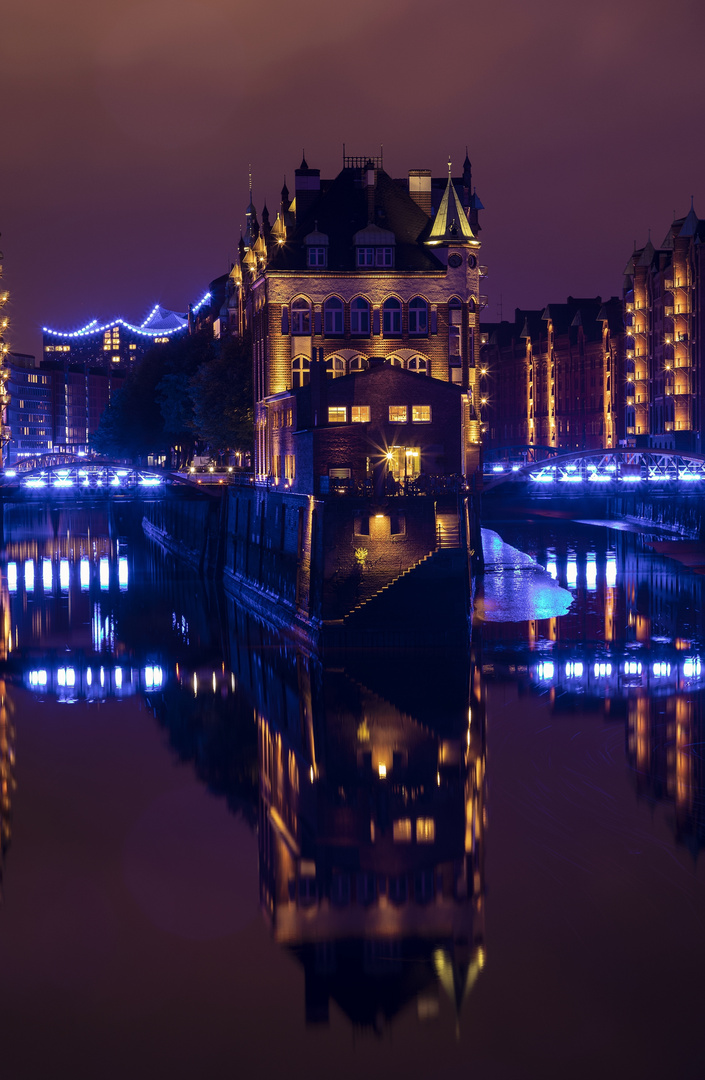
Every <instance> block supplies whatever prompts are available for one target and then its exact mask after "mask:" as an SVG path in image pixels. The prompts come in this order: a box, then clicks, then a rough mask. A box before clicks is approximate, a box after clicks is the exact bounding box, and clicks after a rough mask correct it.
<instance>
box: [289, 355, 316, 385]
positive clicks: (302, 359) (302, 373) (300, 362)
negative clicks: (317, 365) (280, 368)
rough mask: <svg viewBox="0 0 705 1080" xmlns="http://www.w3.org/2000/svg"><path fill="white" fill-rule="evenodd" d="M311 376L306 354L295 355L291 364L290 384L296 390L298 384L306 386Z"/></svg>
mask: <svg viewBox="0 0 705 1080" xmlns="http://www.w3.org/2000/svg"><path fill="white" fill-rule="evenodd" d="M310 377H311V363H310V361H309V359H308V357H307V356H297V357H296V359H295V360H294V362H293V363H292V365H291V385H292V386H293V388H294V389H295V390H296V389H297V388H298V387H300V386H308V381H309V378H310Z"/></svg>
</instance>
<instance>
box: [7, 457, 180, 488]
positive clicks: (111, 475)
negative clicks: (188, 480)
mask: <svg viewBox="0 0 705 1080" xmlns="http://www.w3.org/2000/svg"><path fill="white" fill-rule="evenodd" d="M12 473H13V470H5V474H4V483H5V484H12V485H13V486H15V487H19V489H20V490H21V491H26V492H30V493H31V492H49V491H51V492H56V491H66V492H73V493H75V494H81V493H83V492H86V493H87V492H102V493H103V494H119V493H120V492H124V491H131V492H135V491H147V490H150V489H159V488H163V487H164V485H165V484H166V483H167V482H168V478H167V476H166V475H165V474H164V473H161V472H159V470H155V469H139V468H133V467H132V466H128V465H118V464H109V463H105V462H101V463H97V462H83V463H81V464H74V465H53V466H49V467H47V468H44V469H42V468H39V469H32V470H30V471H28V472H23V473H20V474H17V475H12Z"/></svg>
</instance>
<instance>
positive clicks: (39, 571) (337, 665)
mask: <svg viewBox="0 0 705 1080" xmlns="http://www.w3.org/2000/svg"><path fill="white" fill-rule="evenodd" d="M35 513H36V512H35ZM30 532H31V530H28V532H27V535H26V536H23V535H17V534H15V533H14V532H13V536H14V539H13V540H12V542H11V543H9V544H6V546H5V548H4V550H3V552H2V555H1V557H0V563H1V567H0V568H1V569H2V645H1V648H2V653H3V657H4V662H5V669H6V672H5V676H6V680H9V679H10V678H12V679H16V680H18V681H20V682H21V683H22V684H23V685H24V686H25V687H26V688H27V689H29V690H31V691H32V692H33V693H34V694H36V695H37V696H38V697H41V696H43V695H47V694H51V695H53V696H56V697H57V698H58V699H59V700H62V701H65V702H67V703H68V702H73V701H81V700H102V697H105V696H108V695H113V696H116V697H121V696H128V695H129V694H131V693H136V692H138V691H139V692H140V693H144V694H145V695H146V696H147V699H148V701H149V702H150V705H151V706H152V709H153V712H154V715H155V716H156V718H157V720H158V722H159V723H160V724H161V725H162V727H163V728H164V730H165V731H166V732H167V734H168V737H169V740H170V743H171V746H172V748H173V750H174V752H175V753H176V754H177V755H178V757H179V758H180V760H183V761H189V762H191V763H192V765H193V768H194V769H195V771H196V773H197V775H198V776H199V778H201V779H202V781H203V782H204V783H205V784H206V785H208V787H209V788H210V789H211V790H212V791H214V792H215V793H217V794H220V795H224V796H225V797H226V798H227V800H228V804H229V806H230V807H231V809H232V810H233V812H236V813H242V814H243V815H244V816H245V817H246V819H247V820H248V821H250V822H251V823H252V824H253V826H254V825H256V826H257V828H258V842H259V870H260V899H261V906H262V911H263V913H264V915H265V917H266V919H267V920H268V922H269V924H270V925H271V928H272V934H273V939H274V941H275V942H276V943H278V945H279V946H280V947H282V948H286V949H288V950H290V951H291V953H292V954H293V955H295V956H296V958H297V960H298V962H299V963H300V964H301V965H302V968H303V971H304V977H305V1003H306V1016H307V1018H308V1020H309V1021H310V1022H312V1023H314V1022H322V1021H325V1020H326V1019H327V1018H328V1016H329V1011H330V1003H331V1000H333V1001H334V1002H335V1003H337V1005H338V1006H339V1008H340V1009H342V1010H343V1011H344V1012H345V1014H346V1015H347V1016H348V1017H349V1018H350V1020H351V1021H352V1022H353V1023H354V1024H355V1025H358V1026H361V1027H363V1028H367V1029H371V1030H380V1029H381V1028H384V1026H385V1025H386V1024H387V1023H389V1022H391V1020H392V1019H393V1018H394V1017H395V1016H396V1015H397V1014H398V1013H399V1012H400V1011H402V1010H405V1009H411V1008H415V1009H416V1012H417V1015H418V1016H419V1017H420V1018H421V1019H430V1018H432V1017H434V1016H436V1015H437V1014H438V1013H439V1012H440V1011H441V1009H442V1008H443V1007H444V1006H443V1005H442V1000H443V997H444V996H445V995H446V994H447V996H448V997H449V998H450V1000H451V1002H452V1007H453V1009H454V1010H455V1012H456V1016H457V1017H458V1019H460V1017H461V1013H462V1011H463V1007H464V1003H466V1002H467V999H468V995H469V994H470V992H471V990H472V987H473V985H474V983H475V981H476V979H477V978H478V975H479V973H480V972H481V970H482V967H483V965H484V962H485V932H484V922H485V876H484V865H485V834H486V825H487V821H486V755H485V691H484V687H485V685H486V684H487V682H488V681H491V680H512V681H514V682H517V683H518V684H519V686H520V692H526V693H536V694H542V695H544V696H545V697H546V699H547V704H548V706H549V708H551V709H552V710H553V711H554V712H555V713H560V712H562V711H570V712H576V711H578V710H583V711H589V712H592V713H594V712H595V711H596V710H597V709H602V710H603V711H604V713H605V715H606V716H607V717H608V718H609V720H610V721H613V722H615V723H621V724H623V725H624V730H625V745H626V754H627V758H628V760H629V762H630V765H631V766H632V771H633V776H634V782H635V786H636V790H637V792H638V794H639V795H640V796H641V797H646V798H649V799H652V800H661V801H665V802H666V803H668V804H669V805H670V806H671V807H672V808H673V810H674V821H675V831H676V835H677V837H678V839H679V840H683V841H684V842H687V843H688V844H689V845H690V846H691V847H692V849H693V850H694V851H697V850H698V848H699V847H700V845H701V844H702V842H703V835H704V830H703V811H702V808H703V776H702V764H701V760H700V756H699V754H698V747H699V745H701V744H702V738H703V708H702V700H703V693H705V686H704V685H703V684H704V682H705V665H704V664H703V657H702V649H701V642H702V632H701V629H700V627H701V618H702V617H701V611H702V601H703V596H702V589H703V582H702V579H699V578H696V577H694V576H692V575H689V574H687V573H684V572H683V573H681V572H680V571H678V570H676V569H675V568H674V565H673V564H672V563H670V562H668V561H666V560H664V559H661V558H659V557H657V556H654V555H653V554H652V553H650V552H648V551H646V550H644V549H643V548H641V547H640V546H639V542H638V541H637V539H635V538H634V537H630V536H627V537H617V540H616V541H615V540H614V539H613V534H611V533H609V532H608V531H607V530H595V531H594V533H591V534H590V538H591V539H590V542H589V543H587V544H584V545H583V546H582V547H580V546H579V545H576V544H575V543H574V538H575V533H573V534H571V533H570V530H566V532H565V534H564V535H563V534H561V533H560V530H558V529H554V530H553V531H552V532H551V531H550V530H548V531H547V532H546V533H545V535H543V536H542V535H541V533H539V534H538V541H536V542H535V544H534V548H533V550H532V549H531V548H530V545H528V544H527V543H526V540H525V539H524V541H523V542H522V539H521V538H517V539H516V540H512V538H511V537H507V539H508V540H509V541H510V542H515V543H518V544H519V546H522V547H523V548H524V550H530V551H531V554H533V555H534V557H535V558H536V560H537V562H538V563H540V565H541V566H544V567H546V568H547V571H548V575H550V578H553V579H554V582H555V583H556V584H558V585H560V586H561V587H562V588H564V589H568V590H570V592H571V594H572V596H573V597H574V603H573V605H572V606H571V607H570V610H568V611H567V613H566V614H565V615H562V616H560V617H552V618H546V619H540V620H533V621H531V620H529V621H528V622H527V621H524V622H514V623H502V622H491V623H490V622H486V623H482V624H480V623H479V622H478V624H477V625H476V628H475V638H474V643H473V651H472V654H471V655H470V656H468V655H467V654H466V655H460V654H458V655H452V654H448V653H446V654H443V655H437V656H434V655H433V654H428V653H427V654H424V655H420V654H419V655H416V654H402V655H395V654H393V653H388V654H382V653H377V654H372V655H365V654H363V653H357V654H353V655H348V656H344V657H342V656H341V657H334V656H329V657H326V658H325V660H320V659H317V658H315V657H312V656H309V655H307V654H306V653H305V652H304V651H302V650H301V649H296V648H292V647H291V646H290V645H289V644H287V643H286V642H285V641H284V639H282V638H281V636H279V635H278V634H277V633H276V632H275V631H273V630H271V629H268V628H267V627H265V626H264V625H262V624H261V623H260V622H259V621H257V620H256V619H254V618H252V617H251V616H249V615H247V614H246V613H245V612H244V611H243V609H242V608H241V607H238V606H237V605H236V604H235V603H234V601H232V600H231V599H225V598H224V597H222V596H220V595H218V594H215V593H213V592H211V591H209V588H208V587H207V586H205V585H204V584H203V583H202V582H199V581H198V579H197V578H196V577H195V576H194V575H191V574H190V572H187V571H184V570H183V569H179V568H178V567H175V565H174V563H173V561H171V560H170V559H169V558H168V557H166V556H165V555H164V554H163V553H162V552H161V551H160V550H159V549H157V548H155V547H151V546H147V545H146V543H143V542H140V543H138V544H133V543H132V541H131V542H130V544H127V543H125V542H124V541H123V536H126V535H128V534H129V530H127V529H125V530H124V531H123V530H122V529H121V528H120V527H119V526H118V527H116V526H115V522H114V520H110V521H106V522H105V523H104V525H103V528H102V531H101V529H100V528H99V527H98V524H97V520H96V518H95V517H93V518H91V519H90V520H88V519H87V520H86V521H84V522H83V523H81V522H80V521H79V520H77V519H75V518H74V519H72V520H71V522H70V525H69V524H67V522H59V523H56V522H55V521H54V520H53V519H52V518H51V517H50V516H49V517H48V518H47V519H46V520H45V521H44V532H43V531H42V528H41V527H40V528H39V529H37V528H36V527H35V529H34V534H33V535H30ZM45 533H46V535H44V534H45ZM571 535H572V539H571ZM535 539H536V537H535ZM571 544H572V545H573V546H571ZM121 560H124V562H122V563H121ZM29 563H31V564H32V565H31V566H30V568H29V569H28V564H29ZM13 564H14V570H11V566H12V565H13ZM62 567H65V568H64V569H62ZM490 584H491V583H489V582H488V581H487V580H486V582H485V590H486V591H487V590H489V588H490ZM551 584H552V587H553V582H552V583H551ZM96 605H100V616H99V617H98V616H97V612H96ZM106 620H107V622H106ZM67 650H68V651H67ZM118 669H119V670H120V672H121V674H120V676H116V671H117V670H118ZM101 670H102V671H103V675H104V681H103V683H102V684H101V681H100V672H101ZM89 672H90V676H89V674H88V673H89ZM98 688H99V689H98ZM2 702H3V703H4V704H2V705H0V779H1V782H2V794H3V801H2V805H1V807H0V829H1V830H2V831H1V832H0V838H1V840H2V851H3V855H4V852H5V850H6V848H7V843H8V841H9V836H10V803H11V793H12V782H13V770H14V735H13V731H12V727H11V718H10V713H9V711H8V709H7V695H6V694H4V695H2ZM490 945H491V943H490ZM489 955H490V960H491V949H490V954H489ZM465 1007H466V1010H467V1008H468V1006H467V1004H466V1006H465ZM470 1007H471V1006H470Z"/></svg>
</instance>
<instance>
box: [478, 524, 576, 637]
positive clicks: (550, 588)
mask: <svg viewBox="0 0 705 1080" xmlns="http://www.w3.org/2000/svg"><path fill="white" fill-rule="evenodd" d="M482 549H483V554H484V557H485V569H484V574H483V577H482V586H481V589H480V590H479V591H478V592H477V593H476V597H475V618H476V619H482V620H483V621H486V622H523V621H525V620H526V619H551V618H555V617H556V616H559V615H565V613H566V612H567V611H568V609H569V607H570V605H571V603H572V601H573V597H572V596H571V594H570V592H568V591H567V590H566V589H563V588H561V587H560V586H559V585H557V584H556V582H555V581H554V580H553V577H554V575H553V574H552V573H551V572H550V570H549V569H548V568H544V567H543V566H540V565H539V564H538V563H537V562H536V561H535V560H534V559H532V558H531V556H530V555H526V554H525V553H524V552H523V551H520V550H519V549H518V548H515V547H512V546H511V545H510V544H507V543H505V542H504V540H502V538H501V536H500V535H499V534H498V533H496V532H493V531H492V530H491V529H483V530H482Z"/></svg>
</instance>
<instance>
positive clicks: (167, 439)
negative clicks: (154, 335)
mask: <svg viewBox="0 0 705 1080" xmlns="http://www.w3.org/2000/svg"><path fill="white" fill-rule="evenodd" d="M252 435H253V405H252V354H251V351H250V347H249V343H248V342H243V341H241V340H240V339H223V340H218V341H216V340H214V339H213V338H212V337H211V336H210V330H209V329H208V328H206V329H204V330H202V331H200V332H199V333H196V334H189V335H185V336H179V337H178V338H175V339H174V340H172V341H170V342H168V344H164V345H157V346H155V347H154V348H153V349H150V350H149V352H147V353H145V355H144V357H143V359H142V361H141V363H140V364H139V366H138V367H136V368H135V370H134V371H132V372H130V374H129V375H128V377H127V379H126V380H125V384H124V386H123V387H122V389H121V390H120V391H119V392H118V393H117V394H116V395H115V396H114V398H113V400H112V402H111V403H110V406H109V407H108V408H107V409H106V411H105V412H104V413H103V416H102V417H101V421H100V426H99V428H98V430H97V431H96V432H95V434H94V436H93V438H92V440H91V445H92V446H93V448H94V449H95V450H97V451H98V453H101V454H106V455H109V456H111V457H126V458H131V459H136V458H143V457H146V456H147V455H149V454H152V455H155V456H157V455H161V454H166V453H168V452H169V450H170V449H171V447H173V446H180V447H181V455H180V456H181V458H182V460H185V459H187V458H188V457H190V455H191V453H192V452H193V448H194V443H195V442H196V441H197V440H198V441H199V442H202V443H204V444H206V445H207V446H208V447H209V448H210V449H211V450H212V451H213V452H219V451H222V450H245V451H247V450H250V449H251V447H252Z"/></svg>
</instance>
